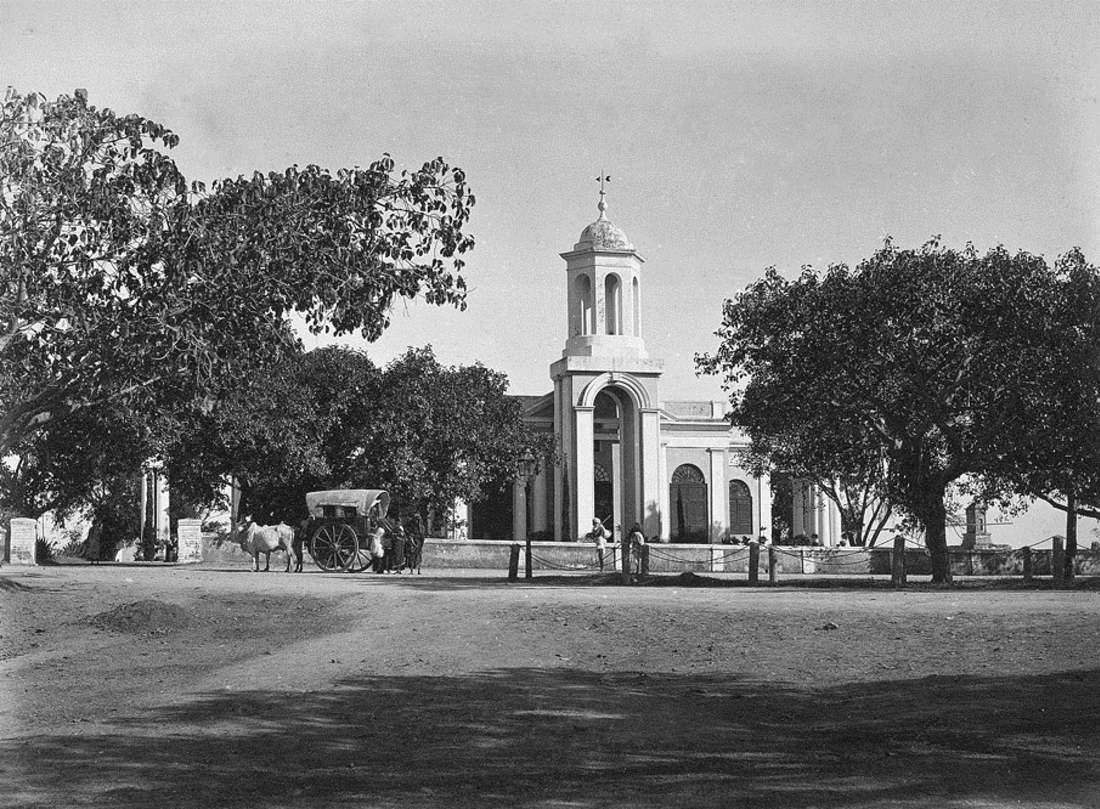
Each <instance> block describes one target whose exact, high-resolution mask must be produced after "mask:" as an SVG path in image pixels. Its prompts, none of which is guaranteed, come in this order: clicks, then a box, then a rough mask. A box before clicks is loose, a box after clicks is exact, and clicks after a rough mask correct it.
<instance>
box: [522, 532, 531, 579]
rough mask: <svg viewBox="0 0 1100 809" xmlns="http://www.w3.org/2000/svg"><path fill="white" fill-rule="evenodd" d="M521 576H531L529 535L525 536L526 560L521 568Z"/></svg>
mask: <svg viewBox="0 0 1100 809" xmlns="http://www.w3.org/2000/svg"><path fill="white" fill-rule="evenodd" d="M523 578H525V579H529V578H531V537H530V536H528V537H527V561H526V563H525V567H524V569H523Z"/></svg>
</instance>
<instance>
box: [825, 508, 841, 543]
mask: <svg viewBox="0 0 1100 809" xmlns="http://www.w3.org/2000/svg"><path fill="white" fill-rule="evenodd" d="M840 524H841V520H840V507H839V506H837V504H836V503H834V502H833V501H832V500H830V501H829V542H828V543H827V544H828V545H829V547H830V548H831V547H835V546H836V545H837V544H838V543H839V542H840Z"/></svg>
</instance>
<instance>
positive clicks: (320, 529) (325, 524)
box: [306, 489, 390, 573]
mask: <svg viewBox="0 0 1100 809" xmlns="http://www.w3.org/2000/svg"><path fill="white" fill-rule="evenodd" d="M389 508H390V496H389V494H388V493H387V492H386V491H384V490H382V489H338V490H335V491H328V492H310V493H309V494H307V495H306V509H307V510H308V511H309V521H308V522H307V523H306V537H307V538H308V540H307V546H308V547H309V555H310V556H312V557H313V561H314V562H316V563H317V567H319V568H321V570H324V571H334V570H343V571H349V572H354V573H358V572H360V571H363V570H366V569H367V568H368V567H370V564H371V552H370V538H371V533H372V532H373V531H374V529H375V526H377V525H378V523H379V522H380V521H381V520H383V519H385V517H386V513H387V512H388V511H389Z"/></svg>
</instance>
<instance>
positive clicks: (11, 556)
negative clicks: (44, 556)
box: [4, 517, 38, 565]
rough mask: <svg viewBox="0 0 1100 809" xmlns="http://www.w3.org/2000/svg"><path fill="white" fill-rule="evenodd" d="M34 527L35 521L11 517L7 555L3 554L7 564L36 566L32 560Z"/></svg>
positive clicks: (35, 534)
mask: <svg viewBox="0 0 1100 809" xmlns="http://www.w3.org/2000/svg"><path fill="white" fill-rule="evenodd" d="M36 525H37V523H36V521H35V520H31V519H28V518H26V517H12V520H11V533H10V534H9V536H8V547H7V553H5V554H4V557H5V559H6V560H7V562H8V564H11V565H36V564H38V563H37V562H36V561H35V558H34V540H35V538H36V537H37V532H36V531H35V526H36Z"/></svg>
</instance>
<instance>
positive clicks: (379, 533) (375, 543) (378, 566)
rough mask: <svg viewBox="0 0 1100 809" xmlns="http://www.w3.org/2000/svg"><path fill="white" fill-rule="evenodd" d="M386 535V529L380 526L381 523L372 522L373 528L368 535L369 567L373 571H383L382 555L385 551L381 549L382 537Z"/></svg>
mask: <svg viewBox="0 0 1100 809" xmlns="http://www.w3.org/2000/svg"><path fill="white" fill-rule="evenodd" d="M385 535H386V529H385V528H383V527H382V525H381V523H377V522H376V523H374V530H373V531H371V535H370V555H371V561H372V563H373V564H372V565H371V569H372V570H373V571H374V572H375V573H383V572H384V569H383V567H382V557H383V556H384V555H385V551H384V550H383V549H382V537H384V536H385Z"/></svg>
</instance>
